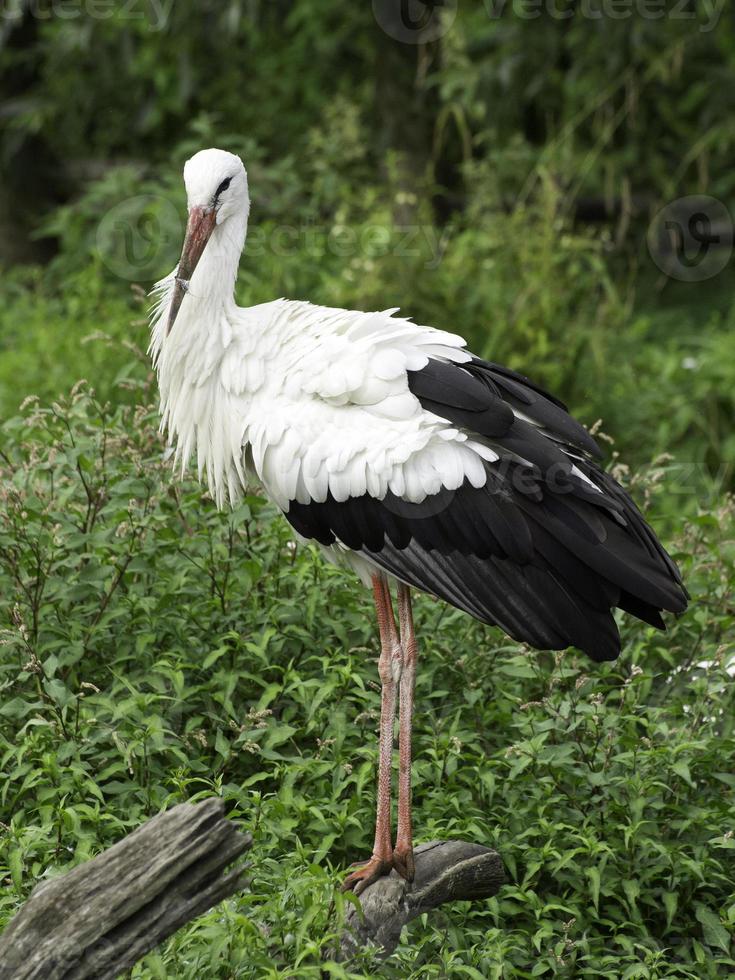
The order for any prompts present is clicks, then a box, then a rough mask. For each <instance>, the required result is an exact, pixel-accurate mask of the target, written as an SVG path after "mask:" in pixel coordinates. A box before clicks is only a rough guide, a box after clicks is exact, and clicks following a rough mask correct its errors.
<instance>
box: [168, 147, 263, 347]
mask: <svg viewBox="0 0 735 980" xmlns="http://www.w3.org/2000/svg"><path fill="white" fill-rule="evenodd" d="M184 184H185V186H186V199H187V207H188V210H189V220H188V222H187V225H186V235H185V237H184V247H183V248H182V250H181V258H180V259H179V265H178V268H177V270H176V282H175V285H174V291H173V295H172V297H171V306H170V310H169V317H168V324H167V328H166V332H167V333H169V332H170V331H171V328H172V327H173V325H174V321H175V319H176V314H177V313H178V312H179V307H180V306H181V302H182V300H183V298H184V296H185V294H186V290H187V289H188V286H189V280H190V279H191V277H192V276H193V274H194V270H195V269H196V267H197V264H198V262H199V260H200V259H201V257H202V254H203V252H204V249H205V248H206V245H207V242H208V241H209V239H210V238H211V237H212V233H213V232H214V230H215V228H216V227H217V226H218V225H223V224H224V223H225V222H226V221H227V220H228V219H230V218H232V217H233V216H235V215H239V216H243V215H244V216H245V217H246V218H247V214H248V211H249V209H250V197H249V194H248V176H247V173H246V172H245V167H244V166H243V163H242V160H241V159H240V157H239V156H236V154H234V153H228V152H227V151H226V150H216V149H210V150H200V151H199V153H195V154H194V156H193V157H192V158H191V159H190V160H187V161H186V164H185V166H184Z"/></svg>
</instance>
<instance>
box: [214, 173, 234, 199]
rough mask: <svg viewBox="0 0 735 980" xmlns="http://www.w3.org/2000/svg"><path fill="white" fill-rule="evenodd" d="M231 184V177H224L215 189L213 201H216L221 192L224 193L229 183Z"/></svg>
mask: <svg viewBox="0 0 735 980" xmlns="http://www.w3.org/2000/svg"><path fill="white" fill-rule="evenodd" d="M231 182H232V177H225V179H224V180H223V181H222V183H221V184H220V185H219V187H218V188H217V190H216V191H215V193H214V199H215V201H216V200H217V198H218V197H219V196H220V194H221V193H222V192H223V191H226V190H227V188H228V187H229V186H230V183H231Z"/></svg>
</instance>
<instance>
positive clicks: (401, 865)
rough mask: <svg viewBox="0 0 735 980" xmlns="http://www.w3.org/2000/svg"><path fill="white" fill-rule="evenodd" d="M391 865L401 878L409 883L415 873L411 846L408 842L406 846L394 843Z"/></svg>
mask: <svg viewBox="0 0 735 980" xmlns="http://www.w3.org/2000/svg"><path fill="white" fill-rule="evenodd" d="M393 867H394V868H395V869H396V871H397V872H398V874H399V875H400V876H401V878H404V879H405V880H406V881H407V882H408V883H409V884H410V883H411V882H412V881H413V879H414V876H415V874H416V864H415V862H414V859H413V848H412V847H411V845H410V844H409V845H408V847H403V846H402V845H401V844H396V846H395V849H394V851H393Z"/></svg>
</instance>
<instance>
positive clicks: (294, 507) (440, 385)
mask: <svg viewBox="0 0 735 980" xmlns="http://www.w3.org/2000/svg"><path fill="white" fill-rule="evenodd" d="M359 316H368V315H367V314H360V315H359ZM373 316H383V317H385V316H386V315H384V314H381V315H373ZM389 324H390V325H389V326H386V324H385V321H383V323H382V325H381V324H378V326H379V327H380V329H379V330H377V331H376V329H375V327H376V324H375V323H373V324H367V323H365V322H364V321H363V322H362V323H359V324H358V327H357V328H355V327H354V326H353V327H352V328H351V329H352V335H351V336H350V330H346V331H344V332H343V334H342V335H341V336H340V339H339V340H337V341H334V344H333V354H334V358H333V359H332V360H330V361H329V362H328V363H327V364H324V363H322V364H321V366H319V365H317V364H316V363H314V361H313V359H312V360H311V361H310V357H309V353H308V351H309V346H308V342H307V341H306V340H304V343H303V345H302V349H301V355H300V358H299V359H298V360H293V361H291V364H292V368H291V371H290V372H288V374H289V378H290V381H291V385H290V387H289V385H288V384H285V385H282V387H281V389H280V393H279V394H278V397H275V396H274V392H273V390H271V392H270V395H269V396H268V405H269V407H270V416H269V421H268V423H267V424H263V425H261V427H260V429H257V427H252V428H251V432H250V433H249V437H250V443H251V447H252V454H253V462H254V465H255V468H256V470H257V472H258V475H259V476H260V478H261V480H262V481H263V483H264V485H265V487H266V490H267V491H268V492H269V494H270V495H271V497H272V498H273V499H274V500H276V502H277V503H278V504H279V506H280V507H281V509H282V510H283V512H284V514H285V516H286V518H287V519H288V521H289V522H290V523H291V525H292V526H293V527H294V529H295V530H296V531H297V532H298V533H299V534H300V535H302V536H303V537H305V538H311V539H313V540H315V541H318V542H319V543H320V544H322V545H325V546H336V547H337V548H340V547H342V548H345V549H350V550H352V551H356V552H359V553H360V554H361V555H363V556H364V557H365V558H366V559H367V560H368V561H369V562H370V563H371V564H373V565H374V566H376V567H377V568H382V569H384V570H385V571H387V572H389V573H391V574H392V575H394V576H396V577H397V578H398V579H400V580H402V581H404V582H406V583H407V584H409V585H412V586H415V587H416V588H419V589H422V590H424V591H426V592H429V593H432V594H434V595H436V596H439V597H441V598H443V599H445V600H447V601H448V602H450V603H452V604H453V605H455V606H457V607H459V608H461V609H464V610H466V611H467V612H469V613H471V614H472V615H473V616H476V617H477V618H478V619H480V620H482V621H484V622H487V623H492V624H497V625H499V626H501V627H502V628H503V629H504V630H505V631H506V632H507V633H509V634H510V635H511V636H512V637H514V638H516V639H518V640H522V641H526V642H528V643H530V644H532V645H533V646H536V647H539V648H546V649H562V648H564V647H567V646H569V645H575V646H577V647H579V648H580V649H582V650H585V651H586V652H587V653H588V654H589V655H590V656H592V657H593V658H594V659H597V660H609V659H614V658H615V657H616V656H617V654H618V653H619V650H620V641H619V636H618V631H617V627H616V625H615V621H614V619H613V616H612V614H611V609H613V608H614V607H616V606H617V607H620V608H622V609H625V610H627V611H629V612H631V613H632V614H634V615H636V616H638V617H639V618H641V619H643V620H645V621H646V622H648V623H651V624H653V625H655V626H657V627H659V628H661V627H663V621H662V620H661V616H660V611H661V610H669V611H672V612H680V611H682V610H683V609H684V608H685V606H686V592H685V590H684V589H683V587H682V585H681V579H680V576H679V573H678V571H677V569H676V566H675V565H674V563H673V562H672V560H671V559H670V557H669V556H668V555H667V554H666V552H665V551H664V549H663V547H662V546H661V544H660V543H659V541H658V539H657V538H656V536H655V534H654V533H653V531H652V530H651V529H650V528H649V527H648V525H647V524H646V523H645V521H644V519H643V517H642V516H641V514H640V512H639V511H638V509H637V508H636V506H635V504H634V503H633V502H632V500H631V499H630V497H629V496H628V495H627V494H626V493H625V491H624V490H623V489H622V488H621V487H620V486H619V485H618V484H617V483H616V482H615V481H614V480H613V478H612V477H611V476H610V475H609V474H607V473H605V472H604V471H603V470H602V469H601V468H600V467H599V466H598V465H597V463H596V462H595V460H594V457H595V456H598V455H599V450H598V447H597V445H596V444H595V442H594V440H593V439H592V438H591V436H590V435H589V433H588V432H587V431H586V430H585V429H584V428H583V427H582V426H581V425H580V424H579V423H578V422H576V421H575V420H574V419H573V418H572V417H571V416H570V415H569V414H568V413H567V411H566V408H565V406H564V405H563V404H562V403H561V402H559V401H558V400H556V399H555V398H553V397H552V396H550V395H548V394H547V393H546V392H544V391H543V390H542V389H540V388H538V387H537V386H535V385H534V384H532V383H531V382H530V381H529V380H528V379H526V378H524V377H523V376H521V375H518V374H516V373H515V372H512V371H509V370H508V369H506V368H503V367H500V366H499V365H496V364H491V363H488V362H485V361H482V360H480V359H478V358H474V357H472V356H471V355H467V354H465V353H464V352H463V351H462V350H461V349H459V344H458V341H459V338H455V337H454V336H453V335H447V334H441V333H439V332H435V331H431V330H429V328H420V327H417V326H415V325H414V324H411V323H410V322H409V321H405V320H397V319H396V320H393V319H391V320H390V321H389ZM391 331H392V333H391ZM307 333H308V331H307ZM356 334H359V336H356ZM302 336H303V335H302ZM376 338H379V339H376ZM355 341H361V342H362V341H364V344H363V346H362V347H360V346H359V344H357V345H356V343H355ZM318 346H319V347H320V349H321V350H322V351H323V350H324V346H325V344H324V340H323V339H322V340H321V341H320V343H319V345H318ZM310 365H311V366H310ZM320 367H321V370H320ZM264 406H265V403H264ZM261 414H262V413H261Z"/></svg>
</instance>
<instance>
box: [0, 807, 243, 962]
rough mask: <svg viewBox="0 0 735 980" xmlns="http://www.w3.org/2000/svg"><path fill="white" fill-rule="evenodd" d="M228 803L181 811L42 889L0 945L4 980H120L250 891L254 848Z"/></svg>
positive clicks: (169, 813)
mask: <svg viewBox="0 0 735 980" xmlns="http://www.w3.org/2000/svg"><path fill="white" fill-rule="evenodd" d="M251 843H252V838H251V836H250V835H249V834H242V833H241V832H240V831H239V830H238V829H237V828H236V827H235V825H234V824H232V823H230V821H229V820H226V819H225V817H224V804H223V802H222V801H221V800H219V799H208V800H203V801H202V802H201V803H196V804H191V803H181V804H180V805H179V806H175V807H173V808H172V809H171V810H167V811H166V812H165V813H160V814H159V815H158V816H156V817H154V818H153V819H152V820H149V821H148V822H147V823H145V824H143V826H142V827H139V828H138V829H137V830H136V831H134V832H133V833H132V834H130V835H129V836H128V837H125V838H124V839H123V840H121V841H119V842H118V843H117V844H115V845H113V846H112V847H110V848H109V849H108V850H106V851H103V852H102V854H98V855H97V857H95V858H92V860H90V861H87V862H85V863H84V864H80V865H79V866H78V867H76V868H73V869H72V870H71V871H69V872H67V873H66V874H63V875H59V876H58V877H56V878H52V879H51V880H50V881H47V882H43V883H41V884H40V885H38V886H37V887H36V888H34V890H33V892H32V893H31V896H30V898H29V899H28V901H27V902H26V903H25V905H24V906H23V907H22V908H21V910H20V911H19V912H18V914H17V915H16V916H15V917H14V918H13V919H12V921H11V922H10V924H9V925H8V926H7V928H6V929H5V931H4V932H3V934H2V936H0V978H2V980H61V978H62V977H63V980H86V978H92V977H94V978H95V980H107V978H109V980H114V978H115V977H118V976H119V975H120V973H122V972H123V971H125V970H128V969H130V967H132V966H133V965H134V964H135V963H137V961H138V960H139V959H140V958H141V957H143V956H145V954H146V953H148V952H150V950H151V949H153V947H154V946H157V945H158V944H159V943H160V942H162V941H163V940H164V939H166V938H167V937H168V936H170V935H171V934H172V933H174V932H175V931H176V930H177V929H179V928H180V927H181V926H183V925H184V924H185V923H186V922H188V921H189V920H191V919H193V918H195V917H196V916H198V915H201V914H202V913H203V912H205V911H206V910H207V909H209V908H211V907H212V906H213V905H216V904H217V903H218V902H221V901H222V899H224V898H227V897H228V896H230V895H232V894H233V893H234V892H236V891H238V890H239V889H241V888H243V887H244V885H245V884H246V879H245V877H244V875H243V871H244V867H242V866H240V867H238V868H235V869H233V870H230V871H226V870H225V869H226V867H227V866H228V865H229V864H230V863H231V862H232V861H234V860H235V858H237V857H239V856H240V855H241V854H242V853H243V852H244V851H246V850H248V849H249V848H250V846H251Z"/></svg>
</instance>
